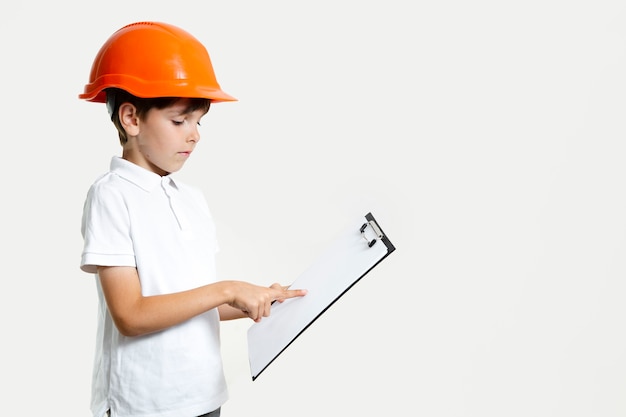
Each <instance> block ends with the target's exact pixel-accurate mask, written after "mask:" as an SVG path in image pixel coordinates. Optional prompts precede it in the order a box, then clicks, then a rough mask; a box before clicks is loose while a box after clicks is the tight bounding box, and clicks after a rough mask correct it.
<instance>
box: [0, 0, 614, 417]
mask: <svg viewBox="0 0 626 417" xmlns="http://www.w3.org/2000/svg"><path fill="white" fill-rule="evenodd" d="M0 16H2V25H0V32H1V35H2V36H1V37H0V47H1V50H2V65H0V75H1V79H2V93H3V94H2V96H3V99H2V111H1V112H0V114H1V116H0V117H1V120H2V129H3V149H4V152H3V157H2V162H3V164H2V167H3V186H2V190H3V193H2V194H3V195H4V199H3V204H2V216H0V217H1V219H2V220H1V222H2V225H1V227H2V229H1V230H2V234H1V236H2V238H1V239H2V248H3V251H2V266H3V275H4V279H2V284H1V285H2V290H1V291H0V297H1V303H0V306H1V307H0V308H1V309H2V310H1V313H2V314H1V316H0V317H1V320H2V330H3V338H2V339H3V342H2V344H1V345H0V346H1V347H0V349H1V351H0V352H1V355H0V358H1V359H0V361H1V362H0V369H2V372H1V375H2V376H1V377H0V379H1V380H2V386H3V387H4V394H3V396H2V397H3V401H2V407H3V409H4V410H9V411H10V412H11V413H12V414H14V415H20V416H34V415H63V416H88V415H89V391H90V387H89V385H90V381H91V364H92V362H91V361H92V358H93V342H94V333H95V321H96V297H95V287H94V282H93V278H92V277H91V276H90V275H87V274H85V273H82V272H81V271H80V270H79V268H78V265H79V261H80V252H81V249H82V238H81V236H80V217H81V211H82V203H83V199H84V197H85V193H86V191H87V189H88V187H89V185H90V184H91V183H92V182H93V180H94V179H95V178H96V177H97V176H98V175H100V174H101V173H103V172H105V171H106V170H107V169H108V164H109V160H110V158H111V156H113V155H118V154H120V147H119V144H118V142H117V136H116V132H115V130H114V128H113V125H112V124H111V123H110V122H109V121H108V119H107V115H106V110H105V108H104V106H103V105H99V104H93V103H86V102H82V101H80V100H79V99H78V98H77V96H78V94H79V93H81V92H82V89H83V86H84V84H85V83H86V82H87V79H88V74H89V70H90V67H91V63H92V60H93V58H94V56H95V54H96V52H97V51H98V49H99V48H100V46H101V45H102V43H103V42H104V41H105V40H106V39H107V38H108V37H109V36H110V35H111V34H112V33H113V32H114V31H115V30H117V29H118V28H120V27H122V26H123V25H125V24H128V23H131V22H135V21H140V20H158V21H164V22H168V23H172V24H175V25H178V26H181V27H183V28H184V29H186V30H188V31H189V32H190V33H192V34H194V35H195V36H196V37H197V38H198V39H200V40H201V41H202V42H203V43H204V44H205V45H206V47H207V49H208V50H209V53H210V54H211V57H212V59H213V64H214V67H215V71H216V74H217V77H218V80H219V82H220V84H221V86H222V87H223V89H224V90H225V91H226V92H228V93H230V94H232V95H234V96H235V97H237V98H238V99H239V101H238V102H236V103H223V104H218V105H215V106H214V107H213V108H212V109H211V111H210V113H209V115H208V116H207V117H206V118H205V120H204V123H203V127H202V134H203V139H202V142H201V143H200V145H199V147H198V148H197V151H196V153H195V154H194V155H193V156H192V159H191V160H190V161H189V162H188V164H187V165H186V166H185V168H183V170H182V171H181V172H180V173H179V174H180V176H181V177H183V178H184V179H185V180H186V181H187V182H189V183H192V184H195V185H198V186H200V187H201V188H202V189H203V190H204V191H205V193H206V195H207V199H208V201H209V204H210V206H211V209H212V211H213V214H214V216H215V218H216V221H217V227H218V234H219V239H220V244H221V252H220V254H219V258H218V265H219V273H220V276H221V277H222V278H224V279H245V280H249V281H252V282H255V283H259V284H268V285H269V284H270V283H272V282H274V281H280V282H284V283H288V282H289V281H290V280H293V279H295V278H296V277H297V276H298V274H299V273H300V272H302V271H303V270H304V269H305V268H306V267H307V266H308V265H309V264H310V263H311V262H312V261H313V260H314V259H315V257H316V256H317V255H318V254H319V253H320V252H321V251H322V250H323V248H325V246H326V245H327V244H329V243H330V242H331V241H332V239H333V238H334V236H335V234H336V233H338V232H340V231H342V230H343V228H344V227H345V226H346V225H348V224H350V223H351V222H352V219H354V218H355V216H361V215H364V214H365V213H367V212H368V211H371V212H372V213H373V214H374V216H375V217H376V218H377V220H378V221H379V222H380V223H381V225H382V226H383V228H384V229H385V231H386V232H387V234H388V236H389V237H390V239H391V240H392V242H393V243H394V244H395V245H396V247H397V251H396V252H395V253H393V254H392V255H391V256H390V257H389V258H388V259H386V260H385V261H384V262H383V263H381V264H380V265H379V266H378V267H377V268H376V269H375V270H373V271H372V272H371V273H370V274H368V275H367V276H366V277H365V278H364V279H363V280H362V281H360V282H359V283H358V284H357V285H356V286H355V287H354V288H353V289H352V290H351V291H350V292H349V293H347V294H346V295H345V296H344V297H343V298H342V299H340V301H339V302H338V303H336V304H335V305H333V306H332V307H331V309H329V310H328V311H327V312H326V314H325V315H324V316H322V317H321V318H320V319H319V320H318V321H316V322H315V323H314V324H313V326H311V327H310V328H309V330H307V331H306V332H305V333H304V334H303V335H302V336H301V337H300V338H299V339H297V340H296V342H295V343H294V344H293V345H292V346H291V347H290V348H289V349H288V350H287V351H286V352H285V353H284V354H283V355H281V356H280V357H279V359H277V361H276V362H275V363H274V364H272V365H271V367H270V368H268V369H267V370H266V371H265V372H264V373H263V374H262V375H261V376H260V377H259V379H257V380H256V381H254V382H252V380H251V377H250V371H249V368H248V363H247V351H246V349H247V348H246V330H247V329H248V327H249V326H250V325H251V322H248V321H238V322H235V323H225V324H224V326H223V333H222V339H223V340H222V341H223V355H224V360H225V364H226V372H227V378H228V382H229V386H230V391H231V398H230V400H229V402H228V403H227V404H226V405H225V406H224V408H223V411H222V414H223V415H224V416H225V417H234V416H247V415H257V416H272V417H279V416H303V417H308V416H320V415H324V416H347V415H360V416H380V415H394V416H400V415H402V416H429V417H435V416H436V417H460V416H476V417H486V416H494V417H495V416H498V417H500V416H507V417H512V416H524V417H527V416H534V417H539V416H564V417H565V416H567V417H578V416H580V417H583V416H585V417H586V416H603V417H617V416H624V415H626V401H625V400H624V398H626V397H625V391H626V377H625V375H626V333H625V331H624V329H625V325H624V324H625V318H626V314H625V313H626V303H624V298H625V295H626V280H625V274H626V256H625V254H626V191H625V187H624V185H625V179H626V164H624V160H625V156H626V141H625V138H626V128H625V120H626V119H625V117H624V116H625V115H626V25H624V21H625V19H626V3H624V2H623V1H617V0H615V1H606V0H594V1H590V0H588V1H584V0H581V1H565V0H542V1H534V0H531V1H524V2H521V1H519V2H512V1H509V2H498V1H487V0H479V1H474V2H465V1H459V0H444V1H438V2H432V1H430V2H410V1H400V0H391V1H385V2H383V1H377V2H376V1H346V0H336V1H317V2H293V1H292V2H290V1H280V0H266V1H249V0H242V1H237V0H233V1H228V2H226V1H220V2H218V1H186V2H165V1H134V2H129V1H119V0H113V1H109V2H100V3H93V2H79V1H68V0H61V1H57V2H46V1H42V0H39V1H25V2H8V3H7V2H5V3H3V5H2V6H0Z"/></svg>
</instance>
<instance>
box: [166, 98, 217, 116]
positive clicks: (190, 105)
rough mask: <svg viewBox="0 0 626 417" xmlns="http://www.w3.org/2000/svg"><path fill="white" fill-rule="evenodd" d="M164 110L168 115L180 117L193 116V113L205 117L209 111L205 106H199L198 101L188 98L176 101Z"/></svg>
mask: <svg viewBox="0 0 626 417" xmlns="http://www.w3.org/2000/svg"><path fill="white" fill-rule="evenodd" d="M207 107H208V106H207ZM163 110H164V111H166V112H168V113H172V114H178V115H184V114H191V113H198V114H200V115H203V114H205V113H206V112H207V111H208V108H205V107H204V106H201V105H199V103H198V102H197V101H194V100H191V99H188V98H181V99H180V100H176V101H175V102H174V103H172V104H171V105H169V106H168V107H166V108H164V109H163Z"/></svg>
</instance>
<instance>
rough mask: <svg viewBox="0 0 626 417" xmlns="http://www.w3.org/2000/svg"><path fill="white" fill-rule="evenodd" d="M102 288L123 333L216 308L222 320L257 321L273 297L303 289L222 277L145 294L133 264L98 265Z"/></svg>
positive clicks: (154, 328)
mask: <svg viewBox="0 0 626 417" xmlns="http://www.w3.org/2000/svg"><path fill="white" fill-rule="evenodd" d="M98 275H99V277H100V283H101V285H102V291H103V293H104V297H105V299H106V302H107V306H108V307H109V311H110V313H111V317H112V319H113V322H114V323H115V325H116V327H117V328H118V330H119V331H120V333H122V334H123V335H125V336H139V335H143V334H148V333H152V332H156V331H159V330H163V329H166V328H168V327H171V326H173V325H176V324H179V323H182V322H184V321H186V320H189V319H190V318H192V317H194V316H197V315H199V314H202V313H204V312H206V311H209V310H211V309H213V308H219V309H220V314H222V313H223V314H224V317H222V320H228V319H233V318H239V317H250V318H251V319H252V320H254V321H257V322H258V321H260V320H261V318H262V317H267V316H269V314H270V306H271V303H272V301H275V300H279V301H281V300H284V299H287V298H292V297H301V296H303V295H305V294H306V291H305V290H288V289H286V288H283V287H281V286H279V285H277V284H274V285H272V286H271V287H270V288H267V287H260V286H257V285H253V284H249V283H246V282H242V281H221V282H216V283H213V284H209V285H205V286H202V287H199V288H194V289H191V290H187V291H182V292H178V293H173V294H163V295H154V296H149V297H145V296H143V295H142V294H141V283H140V281H139V276H138V275H137V270H136V269H135V268H133V267H121V266H111V267H99V268H98Z"/></svg>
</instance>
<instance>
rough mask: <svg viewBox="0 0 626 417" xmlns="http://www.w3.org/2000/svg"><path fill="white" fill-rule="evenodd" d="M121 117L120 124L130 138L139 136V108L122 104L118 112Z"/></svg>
mask: <svg viewBox="0 0 626 417" xmlns="http://www.w3.org/2000/svg"><path fill="white" fill-rule="evenodd" d="M118 112H119V116H120V124H121V125H122V127H123V128H124V130H125V131H126V134H127V135H128V136H137V135H138V134H139V116H138V115H137V108H136V107H135V106H133V105H132V104H130V103H122V104H121V105H120V108H119V110H118Z"/></svg>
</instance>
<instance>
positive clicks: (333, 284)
mask: <svg viewBox="0 0 626 417" xmlns="http://www.w3.org/2000/svg"><path fill="white" fill-rule="evenodd" d="M369 215H371V213H370V214H369ZM366 222H367V219H366V218H365V217H362V218H360V219H359V220H358V221H357V222H355V223H354V224H353V225H351V226H350V227H349V228H348V229H347V230H346V231H345V233H343V234H342V235H340V236H339V237H338V238H337V239H336V240H335V241H334V242H333V243H332V244H331V245H330V246H329V247H328V249H327V250H326V251H324V252H323V253H322V254H321V255H320V256H319V257H318V258H317V260H316V261H315V262H314V263H313V264H312V265H311V266H310V267H309V268H308V269H307V270H305V271H304V272H303V273H302V274H301V275H300V276H299V277H298V278H297V279H296V280H295V281H294V282H293V283H292V284H291V286H290V288H298V289H306V290H307V291H308V292H307V295H305V296H304V297H297V298H291V299H288V300H285V301H284V302H282V303H274V304H273V305H272V310H271V313H270V316H269V317H265V318H263V319H262V320H261V321H260V322H258V323H254V324H253V325H252V326H251V327H250V328H249V329H248V356H249V361H250V371H251V373H252V380H255V379H256V378H257V377H258V376H259V374H260V373H261V372H263V370H264V369H265V368H267V366H268V365H269V364H270V363H271V362H272V361H274V359H276V357H277V356H278V355H280V353H281V352H282V351H283V350H285V349H286V348H287V346H289V345H290V344H291V343H292V342H293V341H294V340H295V339H296V338H297V337H298V336H299V335H300V334H301V333H302V332H303V331H304V330H305V329H306V328H307V327H308V326H309V325H310V324H311V323H312V322H313V321H315V320H316V319H317V318H318V317H319V316H320V315H321V314H323V312H324V311H325V310H326V309H327V308H328V307H329V306H330V305H331V304H332V303H334V302H335V301H336V300H337V299H338V298H339V297H341V296H342V295H343V294H344V293H345V292H346V291H347V290H348V289H349V288H350V287H351V286H352V285H354V284H355V283H356V282H357V281H358V280H359V279H361V277H363V276H364V275H365V274H366V273H367V272H368V271H369V270H370V269H372V268H373V267H374V266H375V265H376V264H377V263H378V262H380V261H381V260H382V259H383V258H384V257H385V256H386V255H388V254H389V253H391V251H393V250H394V249H395V248H394V247H393V245H391V244H389V245H390V247H387V246H386V245H385V242H383V241H381V240H380V239H378V241H377V242H376V243H375V244H374V245H373V246H371V247H370V246H369V245H368V241H371V240H372V239H374V238H376V235H375V233H374V232H373V230H372V228H371V227H367V228H366V229H365V232H364V233H365V236H363V235H362V234H361V231H360V229H361V226H362V225H363V224H365V223H366Z"/></svg>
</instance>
